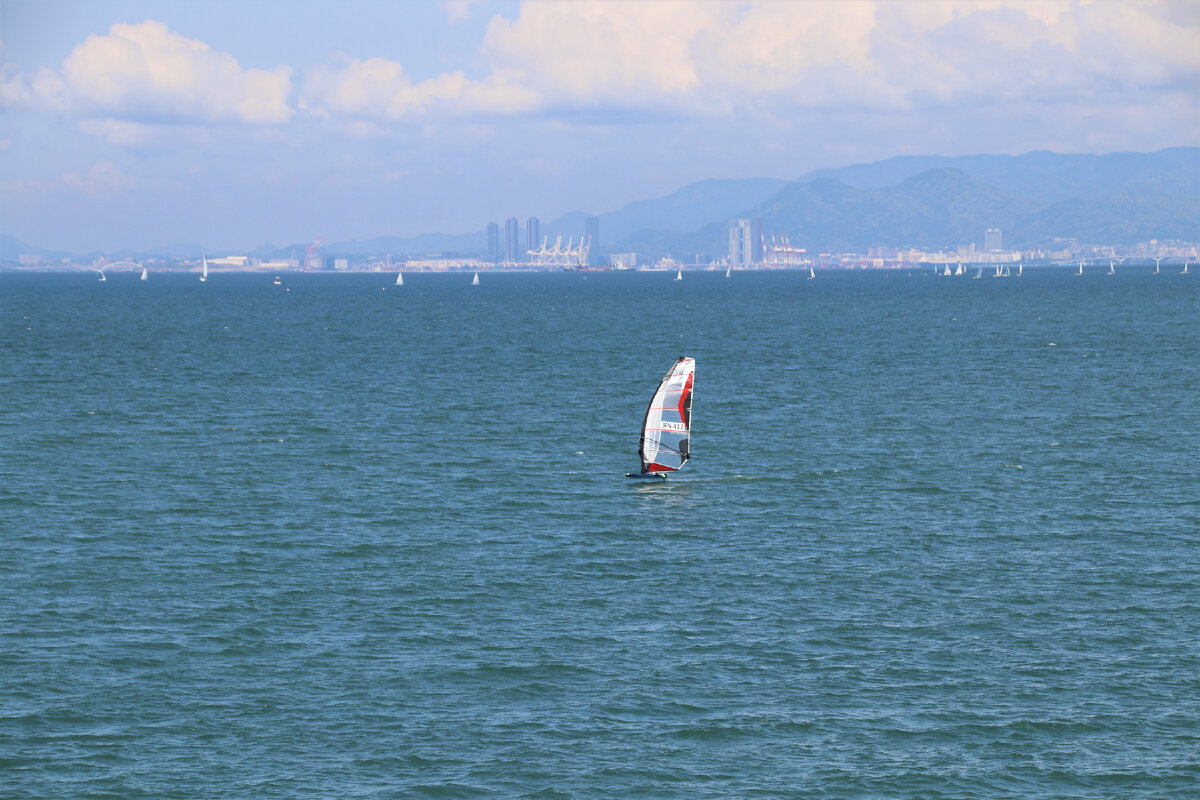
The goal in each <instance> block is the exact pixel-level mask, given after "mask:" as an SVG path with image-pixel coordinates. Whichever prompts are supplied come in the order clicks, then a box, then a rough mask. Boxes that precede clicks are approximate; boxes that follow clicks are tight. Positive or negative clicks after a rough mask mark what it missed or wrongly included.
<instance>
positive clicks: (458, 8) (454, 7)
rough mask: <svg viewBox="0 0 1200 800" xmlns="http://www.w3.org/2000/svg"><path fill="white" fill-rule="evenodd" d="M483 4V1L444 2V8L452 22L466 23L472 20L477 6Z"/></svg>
mask: <svg viewBox="0 0 1200 800" xmlns="http://www.w3.org/2000/svg"><path fill="white" fill-rule="evenodd" d="M482 3H483V0H442V8H444V9H445V10H446V16H447V17H448V18H449V20H450V21H451V22H465V21H466V20H468V19H470V18H471V12H472V11H473V10H474V8H475V6H478V5H481V4H482Z"/></svg>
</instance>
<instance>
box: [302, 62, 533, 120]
mask: <svg viewBox="0 0 1200 800" xmlns="http://www.w3.org/2000/svg"><path fill="white" fill-rule="evenodd" d="M537 102H538V101H537V98H536V96H534V95H533V94H532V93H531V92H529V91H528V90H527V89H525V88H523V87H521V86H519V85H516V84H512V83H509V82H508V81H506V80H505V79H503V78H500V77H498V76H494V75H493V76H490V77H488V78H486V79H483V80H479V81H470V80H468V79H467V77H466V76H465V75H464V74H463V73H462V72H453V73H444V74H442V75H439V76H437V77H436V78H430V79H428V80H425V81H420V82H418V83H413V81H412V80H411V79H410V78H409V76H408V75H407V74H406V73H405V71H404V67H403V65H401V64H400V63H399V62H396V61H391V60H389V59H386V58H369V59H365V60H363V59H350V58H345V57H343V58H341V59H339V63H337V64H332V65H331V64H322V65H319V66H317V67H316V68H314V69H313V70H312V71H311V72H310V73H309V74H308V76H307V78H306V80H305V83H304V96H303V97H302V98H301V107H302V108H304V109H306V110H308V111H309V112H310V113H312V114H314V115H316V116H319V117H333V118H336V117H339V116H345V117H351V118H365V119H377V120H393V121H398V120H405V119H410V118H414V117H425V116H428V115H430V114H433V113H439V114H448V115H451V116H457V115H468V114H508V113H516V112H520V111H527V110H530V109H531V108H533V107H535V106H536V104H537Z"/></svg>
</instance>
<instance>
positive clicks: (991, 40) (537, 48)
mask: <svg viewBox="0 0 1200 800" xmlns="http://www.w3.org/2000/svg"><path fill="white" fill-rule="evenodd" d="M0 70H2V71H0V106H2V108H3V117H2V119H3V127H2V128H0V184H2V188H3V191H2V192H0V197H2V200H0V203H2V205H0V233H8V234H12V235H14V236H17V237H18V238H21V239H23V240H25V241H26V242H28V243H30V244H33V245H37V246H41V247H53V248H64V249H70V250H77V251H82V250H88V249H92V248H102V249H117V248H122V247H129V248H139V249H140V248H148V247H155V246H158V245H165V244H173V243H178V242H191V243H196V244H200V245H203V246H204V247H206V248H207V249H209V250H210V251H219V250H222V249H235V248H253V247H256V246H259V245H261V244H266V243H274V244H280V245H282V244H291V243H295V242H307V241H311V240H312V239H315V238H317V237H324V239H325V240H326V241H337V240H345V239H366V238H372V237H375V236H406V235H413V234H417V233H423V232H434V231H436V232H444V233H462V232H467V231H477V230H481V229H482V228H483V227H484V226H485V225H486V224H487V223H488V222H489V221H497V222H501V221H503V219H505V218H507V217H509V216H516V217H521V218H523V217H526V216H531V215H532V216H539V217H541V218H542V219H544V220H547V221H549V220H553V219H554V218H556V217H558V216H559V215H561V214H563V213H565V212H567V211H571V210H585V211H590V212H594V213H599V212H603V211H609V210H612V209H615V208H618V207H620V206H622V205H624V204H625V203H627V202H630V201H633V200H639V199H645V198H648V197H656V196H661V195H664V194H667V193H669V192H671V191H674V190H675V189H677V188H679V187H680V186H682V185H684V184H686V183H689V182H692V181H695V180H700V179H703V178H710V177H718V178H740V177H754V176H769V177H777V178H794V177H797V176H799V175H801V174H803V173H805V172H807V171H808V170H811V169H815V168H818V167H836V166H842V165H845V164H851V163H857V162H863V161H874V160H879V159H883V158H889V157H891V156H896V155H905V154H939V155H959V154H965V153H1011V154H1016V153H1022V152H1027V151H1029V150H1039V149H1047V150H1056V151H1059V152H1092V153H1104V152H1112V151H1120V150H1136V151H1150V150H1157V149H1160V148H1163V147H1169V146H1174V145H1196V144H1198V143H1200V92H1198V91H1197V87H1198V86H1200V4H1197V3H1195V2H1189V1H1188V0H1184V2H1164V3H1128V2H1097V3H1076V2H1059V1H1057V0H1056V1H1055V2H1036V0H1029V1H1028V2H1016V3H1014V2H1001V1H999V0H998V1H996V2H989V1H988V0H979V1H978V2H969V3H958V2H939V3H905V2H869V1H868V0H863V1H862V2H831V3H827V2H819V1H818V0H809V1H808V2H800V3H789V2H783V1H782V0H773V1H771V2H728V3H726V2H696V1H693V0H673V2H663V3H659V2H649V1H648V0H639V1H638V2H587V1H585V0H580V1H579V2H572V3H557V2H536V3H520V2H472V1H471V0H465V1H460V0H455V1H453V2H427V3H420V2H407V3H392V2H382V1H380V0H375V1H373V2H362V1H361V0H349V1H345V0H343V2H337V3H332V2H304V1H303V0H289V1H288V2H269V1H268V0H259V2H250V3H246V2H205V3H200V2H162V0H159V2H103V0H101V1H100V2H54V1H53V0H50V1H47V0H41V1H40V2H26V1H25V0H0Z"/></svg>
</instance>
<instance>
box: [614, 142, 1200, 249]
mask: <svg viewBox="0 0 1200 800" xmlns="http://www.w3.org/2000/svg"><path fill="white" fill-rule="evenodd" d="M681 191H682V190H681ZM664 199H665V198H664ZM730 217H759V218H761V219H762V224H763V231H764V233H765V234H767V235H770V234H771V233H772V232H774V233H777V234H786V235H787V236H788V237H789V239H790V241H791V242H792V243H793V244H794V245H796V246H797V247H805V248H807V249H808V250H809V251H810V252H847V251H856V252H864V251H866V250H867V249H869V248H871V247H919V248H929V249H933V248H937V249H941V248H952V247H955V246H956V245H959V244H969V243H971V242H974V243H977V244H982V242H983V234H984V231H985V230H986V229H987V228H1001V229H1002V230H1003V231H1004V232H1005V243H1006V246H1011V247H1020V248H1027V247H1036V246H1044V245H1050V244H1052V243H1053V242H1054V241H1055V240H1056V239H1077V240H1079V241H1080V242H1094V243H1104V244H1116V245H1128V244H1134V243H1136V242H1139V241H1148V240H1150V239H1155V238H1157V239H1187V240H1192V241H1195V240H1198V239H1200V148H1197V147H1176V148H1170V149H1167V150H1160V151H1158V152H1156V153H1112V154H1109V155H1102V156H1095V155H1060V154H1056V153H1045V152H1037V153H1027V154H1025V155H1021V156H959V157H955V158H943V157H939V156H905V157H900V158H893V159H888V160H887V161H880V162H876V163H874V164H856V165H853V166H849V167H843V168H841V169H835V170H816V171H814V172H811V173H808V174H807V175H804V176H802V177H801V178H798V179H797V180H795V181H792V182H790V183H788V184H786V185H784V186H782V187H780V188H778V189H777V190H775V191H773V192H772V193H770V194H769V195H767V196H764V197H763V198H762V199H761V200H760V201H759V202H758V203H754V204H748V205H747V206H746V207H745V208H744V209H743V210H742V211H740V212H738V213H736V214H732V215H711V216H710V217H709V221H708V222H707V223H706V224H703V225H699V226H697V227H695V228H693V229H692V230H691V231H688V232H679V231H678V230H671V229H666V228H653V227H649V226H647V227H646V228H645V229H643V230H640V231H637V232H635V233H632V234H629V235H626V236H625V237H622V238H620V239H618V240H617V241H615V242H614V243H613V244H612V245H610V246H609V249H610V250H611V251H614V252H623V251H632V252H638V253H646V254H649V255H661V254H665V253H668V252H669V253H673V254H674V255H675V256H676V257H683V258H685V259H689V260H690V255H691V254H693V253H704V254H709V255H720V254H722V253H724V252H725V250H726V248H727V245H726V241H727V238H728V219H729V218H730ZM600 231H601V237H602V238H604V234H605V228H604V225H603V218H602V221H601V227H600Z"/></svg>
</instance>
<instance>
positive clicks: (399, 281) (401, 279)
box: [396, 272, 404, 286]
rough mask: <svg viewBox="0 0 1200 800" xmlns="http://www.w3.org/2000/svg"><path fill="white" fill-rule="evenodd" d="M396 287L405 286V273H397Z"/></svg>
mask: <svg viewBox="0 0 1200 800" xmlns="http://www.w3.org/2000/svg"><path fill="white" fill-rule="evenodd" d="M396 285H397V286H403V285H404V273H403V272H397V273H396Z"/></svg>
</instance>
